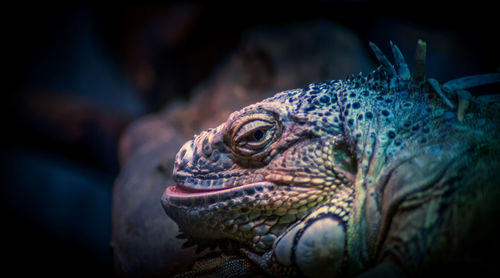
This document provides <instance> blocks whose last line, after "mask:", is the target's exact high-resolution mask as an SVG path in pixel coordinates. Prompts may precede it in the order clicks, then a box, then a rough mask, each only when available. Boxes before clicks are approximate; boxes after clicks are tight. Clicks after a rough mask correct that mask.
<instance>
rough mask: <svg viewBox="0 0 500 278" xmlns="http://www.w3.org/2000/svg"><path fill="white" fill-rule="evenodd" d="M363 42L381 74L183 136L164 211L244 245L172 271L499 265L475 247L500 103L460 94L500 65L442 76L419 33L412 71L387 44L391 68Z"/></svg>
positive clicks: (189, 232) (211, 237)
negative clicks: (429, 73) (431, 66)
mask: <svg viewBox="0 0 500 278" xmlns="http://www.w3.org/2000/svg"><path fill="white" fill-rule="evenodd" d="M370 46H371V48H372V49H373V51H374V53H375V56H376V57H377V59H378V60H379V62H380V64H381V65H380V66H379V67H378V68H377V69H376V70H374V71H372V72H370V73H368V74H366V75H363V74H359V75H358V76H352V77H349V78H347V79H346V80H331V81H326V82H322V83H313V84H310V85H309V86H308V87H306V88H304V89H295V90H288V91H284V92H280V93H278V94H276V95H275V96H273V97H270V98H268V99H265V100H263V101H261V102H258V103H256V104H253V105H250V106H247V107H245V108H243V109H241V110H240V111H236V112H234V113H232V114H231V115H230V116H229V118H228V119H227V121H226V122H225V123H223V124H221V125H219V126H218V127H216V128H213V129H208V130H207V131H204V132H202V133H201V134H199V135H197V136H195V137H194V139H193V140H190V141H188V142H187V143H185V144H184V146H183V147H182V148H181V149H180V151H179V152H178V154H177V156H176V159H175V166H174V172H173V176H174V180H175V181H176V183H177V184H176V185H175V186H169V187H167V188H166V190H165V193H164V194H163V196H162V205H163V207H164V209H165V210H166V213H167V214H168V215H169V216H170V217H171V218H172V219H173V220H174V221H175V222H176V223H177V224H178V225H179V227H180V229H181V230H182V232H183V233H184V235H185V236H186V237H188V238H189V239H190V240H191V241H193V242H200V244H202V243H201V242H210V241H213V242H217V241H220V240H223V239H227V240H231V241H234V242H237V243H238V244H239V245H238V246H239V247H237V248H239V250H240V251H239V254H238V255H235V256H233V255H224V254H223V256H222V257H221V258H222V259H221V258H219V259H218V260H217V263H213V264H212V265H211V266H203V264H197V268H196V269H195V270H192V271H190V272H187V273H184V274H182V275H181V276H180V277H192V276H196V275H200V276H202V274H203V273H205V274H206V273H209V275H212V276H226V277H231V276H233V277H246V276H252V275H257V274H258V273H265V274H266V275H271V276H280V277H289V276H299V277H327V276H329V277H333V276H336V277H340V276H355V275H359V274H363V273H364V274H365V275H370V274H373V275H377V274H383V275H389V274H394V275H404V274H409V275H418V274H423V273H429V272H430V271H434V270H435V269H439V270H440V271H448V269H454V270H455V271H456V272H457V273H460V269H461V267H463V269H468V270H474V269H475V268H476V267H477V268H483V269H484V267H490V268H491V267H492V266H494V264H495V262H496V258H495V257H493V256H491V254H496V252H497V251H492V252H489V253H488V252H486V253H480V252H479V250H480V249H479V248H477V247H478V246H477V244H479V245H481V244H485V243H486V244H488V243H489V242H492V241H494V240H498V239H497V236H498V234H497V233H498V232H500V229H498V227H497V226H496V225H495V220H494V218H493V217H497V218H498V214H497V213H498V212H499V209H498V207H499V205H497V202H498V201H500V199H499V198H498V197H499V196H500V194H499V192H500V182H499V181H500V178H499V175H498V174H497V170H498V169H500V167H499V166H500V144H499V142H498V138H499V136H500V128H499V126H500V125H499V123H500V117H499V116H500V112H499V111H500V109H499V106H498V103H496V102H498V101H499V99H500V98H499V96H498V95H484V96H481V97H474V96H472V95H471V94H470V93H469V92H468V91H467V90H466V89H468V88H471V87H475V86H479V85H484V84H490V83H495V82H499V81H500V74H498V73H492V74H484V75H477V76H470V77H465V78H460V79H456V80H452V81H449V82H446V83H444V84H440V83H439V82H438V81H437V80H435V79H431V78H429V79H427V78H426V77H425V71H424V67H425V53H426V44H425V42H423V41H420V40H419V42H418V43H417V51H416V58H415V63H414V68H413V73H410V69H409V66H408V64H407V63H406V62H405V58H404V57H403V55H402V54H401V51H400V50H399V49H398V47H397V46H396V45H394V44H392V42H391V49H392V51H393V56H394V63H391V62H390V61H389V59H388V58H387V57H386V56H384V54H383V53H382V52H381V50H380V49H379V48H378V47H377V46H376V45H374V44H372V43H371V44H370ZM492 244H493V243H492ZM497 245H498V244H497ZM467 256H475V257H474V258H473V259H469V258H468V257H467ZM468 262H472V263H470V264H467V263H468ZM457 267H458V269H457ZM228 270H229V272H228Z"/></svg>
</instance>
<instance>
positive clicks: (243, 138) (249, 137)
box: [231, 114, 276, 156]
mask: <svg viewBox="0 0 500 278" xmlns="http://www.w3.org/2000/svg"><path fill="white" fill-rule="evenodd" d="M275 131H276V121H275V119H274V117H272V116H271V115H268V114H252V115H249V116H247V117H243V118H242V119H241V120H240V121H237V122H236V123H235V124H234V128H233V129H232V138H231V148H232V150H233V151H234V152H235V153H237V154H239V155H243V156H254V155H258V154H262V153H264V152H265V150H266V149H267V147H268V146H269V145H270V144H271V143H272V142H273V140H274V139H275V133H276V132H275Z"/></svg>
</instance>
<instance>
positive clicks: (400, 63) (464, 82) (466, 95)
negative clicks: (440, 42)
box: [355, 40, 500, 121]
mask: <svg viewBox="0 0 500 278" xmlns="http://www.w3.org/2000/svg"><path fill="white" fill-rule="evenodd" d="M390 45H391V48H392V53H393V56H394V61H395V65H393V64H391V62H390V61H389V59H387V57H386V56H385V55H384V54H383V53H382V51H381V50H380V48H378V46H376V45H375V44H374V43H372V42H370V47H371V49H372V50H373V52H374V54H375V57H376V58H377V60H378V61H379V63H380V65H381V66H380V67H379V68H378V69H377V70H375V71H374V72H372V73H370V74H369V75H368V76H367V77H366V79H364V80H365V81H366V80H367V79H368V80H372V82H368V83H372V84H369V85H370V87H373V86H374V84H377V85H376V86H378V87H380V86H381V85H380V83H382V84H383V85H382V86H384V83H385V86H384V87H385V89H386V90H387V91H389V92H391V91H397V88H398V87H401V86H402V85H403V86H405V85H407V84H409V83H413V84H415V85H417V86H421V85H423V86H424V87H427V85H429V86H430V88H432V90H433V91H434V92H435V93H436V94H437V95H438V96H439V97H440V98H441V99H442V101H443V102H444V104H445V105H446V106H448V107H449V108H451V109H457V117H458V119H459V120H460V121H462V120H463V118H464V115H465V112H466V110H467V108H468V107H469V103H470V102H475V103H478V104H479V105H485V104H489V103H494V102H500V95H487V96H480V97H474V96H472V94H471V93H470V92H469V91H467V90H466V89H469V88H473V87H477V86H481V85H486V84H492V83H497V82H500V73H490V74H479V75H473V76H466V77H462V78H458V79H454V80H450V81H448V82H446V83H444V84H440V83H439V82H438V81H437V80H436V79H434V78H426V76H425V58H426V53H427V50H426V49H427V44H426V43H425V42H424V41H422V40H418V42H417V49H416V54H415V62H414V68H413V76H412V75H411V73H410V70H409V66H408V64H407V63H406V60H405V58H404V56H403V54H402V53H401V51H400V50H399V48H398V47H397V46H396V45H395V44H393V43H392V42H390ZM373 75H375V76H373ZM360 82H363V79H362V78H357V79H356V81H355V83H356V84H357V85H359V83H360ZM373 89H380V88H373ZM415 91H416V92H422V90H415ZM454 101H455V102H454Z"/></svg>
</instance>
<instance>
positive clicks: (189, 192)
mask: <svg viewBox="0 0 500 278" xmlns="http://www.w3.org/2000/svg"><path fill="white" fill-rule="evenodd" d="M274 186H275V184H274V183H271V182H256V183H251V184H245V185H239V186H232V187H222V188H213V189H207V188H193V187H188V186H185V185H183V184H177V185H174V186H169V187H167V189H166V190H165V193H164V195H165V197H169V198H176V199H177V198H196V197H214V196H217V197H218V199H219V200H222V199H229V198H232V197H234V196H235V195H236V194H237V192H245V193H246V194H254V193H255V192H260V191H263V190H264V189H265V188H266V189H270V188H272V187H274Z"/></svg>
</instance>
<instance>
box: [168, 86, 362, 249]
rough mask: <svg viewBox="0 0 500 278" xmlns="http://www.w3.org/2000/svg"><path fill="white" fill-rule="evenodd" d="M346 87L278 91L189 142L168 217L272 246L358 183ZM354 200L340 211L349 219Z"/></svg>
mask: <svg viewBox="0 0 500 278" xmlns="http://www.w3.org/2000/svg"><path fill="white" fill-rule="evenodd" d="M340 86H341V83H340V82H333V81H332V82H326V83H320V84H311V85H310V86H309V87H308V88H306V89H297V90H290V91H285V92H282V93H279V94H277V95H275V96H274V97H272V98H269V99H266V100H264V101H262V102H259V103H256V104H254V105H250V106H248V107H245V108H243V109H242V110H240V111H237V112H234V113H233V114H231V115H230V116H229V118H228V120H227V121H226V122H225V123H224V124H222V125H220V126H218V127H217V128H214V129H209V130H207V131H205V132H202V133H201V134H200V135H198V136H195V137H194V139H193V140H190V141H188V142H187V143H185V144H184V146H183V147H182V148H181V149H180V151H179V153H178V154H177V156H176V160H175V166H174V180H175V181H176V182H177V185H175V186H171V187H168V188H167V190H166V191H165V193H164V196H163V198H162V201H163V206H164V207H165V209H166V212H167V213H168V215H169V216H171V217H172V218H173V219H174V220H175V221H176V222H177V223H178V224H179V226H180V227H181V229H182V231H183V232H184V233H186V234H187V235H189V236H190V237H193V238H219V239H220V238H229V239H234V240H237V241H239V242H242V243H244V244H245V245H247V246H251V247H252V249H253V250H255V251H259V252H262V251H266V250H268V249H270V247H271V246H272V243H273V241H274V239H276V237H278V236H279V235H281V234H282V233H283V231H284V230H285V229H286V227H287V226H289V225H290V224H291V223H294V222H296V221H298V220H301V219H303V218H304V217H305V216H306V215H307V214H309V213H310V212H311V211H312V210H314V208H316V207H318V206H320V205H321V204H323V203H325V202H328V201H329V200H331V199H332V196H334V195H335V194H336V193H337V192H339V191H342V189H343V188H347V187H349V186H350V184H351V183H352V180H353V178H354V176H355V172H356V161H355V157H354V156H353V155H352V153H351V151H350V149H349V147H348V146H347V144H346V141H345V139H344V137H343V135H342V124H341V122H340V119H341V116H340V112H339V109H338V107H337V106H336V103H337V100H336V96H335V95H336V92H335V91H336V90H338V89H339V88H340ZM344 191H345V190H344ZM344 191H342V192H344ZM344 194H346V193H344ZM349 200H350V199H349V196H346V198H345V200H344V201H345V205H344V207H345V210H343V211H342V212H339V217H340V218H344V219H345V220H346V219H347V217H348V215H347V210H348V202H349Z"/></svg>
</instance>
